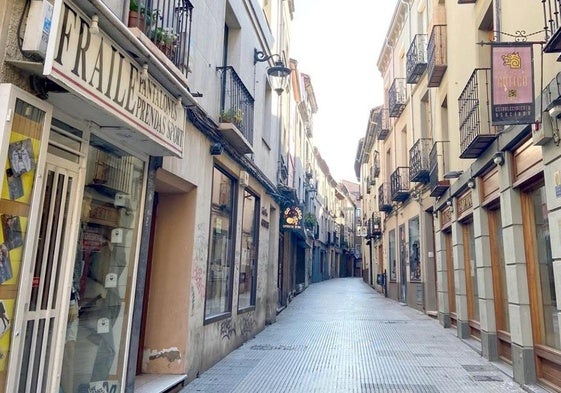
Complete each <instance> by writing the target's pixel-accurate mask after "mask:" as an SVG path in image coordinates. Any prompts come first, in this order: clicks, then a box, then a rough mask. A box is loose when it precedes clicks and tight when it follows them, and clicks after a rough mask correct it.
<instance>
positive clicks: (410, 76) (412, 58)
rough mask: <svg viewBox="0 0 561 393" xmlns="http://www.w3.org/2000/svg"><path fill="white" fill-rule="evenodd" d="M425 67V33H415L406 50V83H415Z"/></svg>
mask: <svg viewBox="0 0 561 393" xmlns="http://www.w3.org/2000/svg"><path fill="white" fill-rule="evenodd" d="M426 68H427V35H426V34H417V35H415V38H413V42H411V45H410V46H409V50H408V51H407V83H411V84H414V83H417V82H418V81H419V79H421V76H422V75H423V73H424V72H425V69H426Z"/></svg>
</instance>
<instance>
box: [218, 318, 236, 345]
mask: <svg viewBox="0 0 561 393" xmlns="http://www.w3.org/2000/svg"><path fill="white" fill-rule="evenodd" d="M235 335H236V326H235V325H234V323H233V321H232V319H231V318H228V319H225V320H224V321H222V322H220V336H222V339H225V338H227V339H228V340H229V339H230V338H232V336H235Z"/></svg>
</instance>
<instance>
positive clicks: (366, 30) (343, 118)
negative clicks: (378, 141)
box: [291, 0, 397, 182]
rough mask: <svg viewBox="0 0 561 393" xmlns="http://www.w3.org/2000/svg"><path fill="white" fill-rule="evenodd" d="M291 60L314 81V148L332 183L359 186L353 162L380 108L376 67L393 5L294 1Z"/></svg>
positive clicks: (368, 0)
mask: <svg viewBox="0 0 561 393" xmlns="http://www.w3.org/2000/svg"><path fill="white" fill-rule="evenodd" d="M294 3H295V5H294V6H295V12H294V20H293V25H292V37H291V57H292V58H293V59H295V60H297V61H298V69H299V70H300V72H302V73H305V74H308V75H309V76H310V78H311V81H312V86H313V88H314V93H315V96H316V101H317V104H318V112H317V113H316V114H315V116H314V128H313V132H314V145H315V146H317V147H318V149H319V151H320V153H321V155H322V157H323V158H324V160H325V161H326V162H327V164H328V165H329V168H330V171H331V174H332V175H333V177H334V178H335V180H337V181H340V180H350V181H353V182H357V178H356V175H355V172H354V160H355V157H356V151H357V146H358V141H359V139H360V138H362V137H363V136H364V135H365V133H366V127H367V125H368V116H369V114H370V109H372V108H373V107H375V106H378V105H381V104H382V103H383V96H384V95H383V93H384V91H383V81H382V77H381V75H380V72H379V71H378V68H377V67H376V63H377V61H378V57H379V55H380V51H381V49H382V46H383V44H384V38H385V36H386V33H387V31H388V28H389V24H390V21H391V18H392V16H393V12H394V9H395V5H396V4H397V3H396V1H394V0H347V1H344V2H341V1H339V0H338V1H336V0H295V2H294Z"/></svg>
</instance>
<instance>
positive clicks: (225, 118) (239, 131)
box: [217, 66, 254, 154]
mask: <svg viewBox="0 0 561 393" xmlns="http://www.w3.org/2000/svg"><path fill="white" fill-rule="evenodd" d="M217 70H218V71H220V78H221V83H220V90H221V91H220V116H219V123H220V124H219V131H220V132H222V135H223V136H224V138H225V139H226V140H227V141H228V142H230V143H231V144H232V145H233V146H234V147H235V148H236V149H237V150H238V151H239V152H240V153H241V154H247V153H253V107H254V99H253V97H252V95H251V94H250V93H249V90H248V89H247V88H246V87H245V85H244V83H243V81H242V80H241V78H240V77H239V76H238V74H237V73H236V71H235V70H234V67H232V66H226V67H218V68H217Z"/></svg>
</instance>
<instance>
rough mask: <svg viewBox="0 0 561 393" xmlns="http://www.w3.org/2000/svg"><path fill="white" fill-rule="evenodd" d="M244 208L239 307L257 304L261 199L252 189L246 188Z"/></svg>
mask: <svg viewBox="0 0 561 393" xmlns="http://www.w3.org/2000/svg"><path fill="white" fill-rule="evenodd" d="M242 209H243V210H242V233H241V258H240V276H239V288H238V309H244V308H248V307H251V306H255V291H256V287H257V243H258V242H257V240H258V233H259V231H258V229H259V225H258V219H259V199H258V198H257V197H256V196H255V195H254V194H253V193H252V192H251V191H248V190H244V192H243V207H242Z"/></svg>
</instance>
